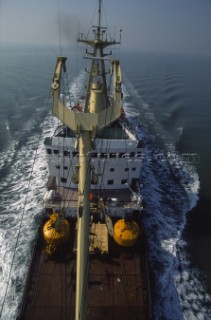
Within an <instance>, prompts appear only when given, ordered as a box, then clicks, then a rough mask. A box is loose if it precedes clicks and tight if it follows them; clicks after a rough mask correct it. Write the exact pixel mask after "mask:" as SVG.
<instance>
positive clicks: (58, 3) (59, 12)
mask: <svg viewBox="0 0 211 320" xmlns="http://www.w3.org/2000/svg"><path fill="white" fill-rule="evenodd" d="M57 6H58V24H59V50H60V56H62V28H61V7H60V0H57Z"/></svg>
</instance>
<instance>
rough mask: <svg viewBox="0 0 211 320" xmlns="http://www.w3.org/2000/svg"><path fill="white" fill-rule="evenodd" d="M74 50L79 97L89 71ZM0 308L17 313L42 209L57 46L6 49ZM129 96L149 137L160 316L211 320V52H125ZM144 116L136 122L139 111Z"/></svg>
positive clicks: (72, 91) (0, 71) (128, 107)
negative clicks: (207, 54) (205, 54)
mask: <svg viewBox="0 0 211 320" xmlns="http://www.w3.org/2000/svg"><path fill="white" fill-rule="evenodd" d="M65 50H66V52H63V55H65V54H67V55H68V65H69V67H70V71H69V72H68V76H67V77H68V83H69V91H68V92H67V93H66V94H67V98H68V99H70V100H71V101H72V102H73V103H74V102H77V99H78V97H79V96H80V95H81V94H83V90H84V88H85V79H86V73H85V71H84V65H83V63H82V61H81V60H80V59H79V58H78V53H77V52H76V51H75V50H72V49H65ZM0 51H1V55H0V312H1V317H0V318H1V319H15V318H16V315H17V313H18V309H19V306H20V301H21V296H22V293H23V290H24V284H25V280H26V276H27V270H28V266H29V263H30V259H31V255H32V250H33V245H34V243H35V240H36V233H37V229H38V226H39V222H40V219H41V216H42V197H43V193H44V190H45V184H46V181H47V178H48V172H47V166H46V158H45V152H44V147H43V141H44V139H45V137H47V136H51V135H52V134H53V132H54V130H55V128H56V126H57V125H58V120H57V119H55V118H53V117H52V114H51V98H50V84H51V80H52V76H53V71H54V66H55V62H56V53H55V49H54V48H50V47H46V48H44V47H42V48H38V47H36V48H29V47H26V46H22V47H14V46H3V47H1V48H0ZM120 59H121V61H122V70H123V95H124V98H123V103H124V108H125V111H126V113H127V114H128V116H129V118H130V121H131V123H132V124H133V125H134V127H135V129H136V132H137V135H138V137H139V138H140V139H142V140H143V141H144V144H145V148H144V155H143V169H142V171H141V172H140V183H141V193H142V195H143V201H144V211H143V222H144V225H145V229H146V233H147V235H148V248H149V261H150V268H151V270H150V275H151V282H152V292H153V296H152V298H153V316H154V318H155V319H209V318H211V310H210V304H211V273H210V270H211V261H210V249H209V248H210V245H211V232H210V228H209V227H208V226H209V225H210V222H211V210H210V209H211V188H210V185H211V184H210V177H211V168H210V158H211V145H210V143H209V138H210V136H211V128H210V118H211V110H210V106H211V93H210V85H211V59H210V58H209V57H205V56H190V55H189V56H188V55H175V54H164V53H163V54H161V53H159V54H158V53H157V54H156V53H137V52H136V53H134V52H121V53H120ZM137 114H140V121H139V123H137V121H136V120H135V119H136V115H137Z"/></svg>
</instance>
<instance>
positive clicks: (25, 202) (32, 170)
mask: <svg viewBox="0 0 211 320" xmlns="http://www.w3.org/2000/svg"><path fill="white" fill-rule="evenodd" d="M50 92H51V91H50ZM50 92H49V96H48V100H47V103H46V106H45V116H44V118H45V117H46V115H47V107H48V104H49V100H50ZM41 136H42V131H41V132H40V134H39V139H38V144H37V147H36V152H35V156H34V160H33V164H32V169H31V173H30V176H29V181H28V186H27V189H28V190H29V187H30V185H31V182H32V176H33V173H34V166H35V162H36V159H37V155H38V148H39V145H40V141H41ZM27 196H28V195H27V194H26V196H25V200H24V206H23V210H22V214H21V219H20V224H19V230H18V235H17V239H16V242H15V248H14V252H13V256H12V262H11V267H10V271H9V275H8V280H7V285H6V290H5V294H4V299H3V303H2V306H1V310H0V318H1V316H2V312H3V308H4V304H5V300H6V296H7V293H8V288H9V281H10V278H11V274H12V267H13V263H14V259H15V253H16V250H17V246H18V241H19V237H20V232H21V228H22V225H23V219H24V215H25V212H26V211H25V208H26V205H27Z"/></svg>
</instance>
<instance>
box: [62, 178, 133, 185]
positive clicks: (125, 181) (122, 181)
mask: <svg viewBox="0 0 211 320" xmlns="http://www.w3.org/2000/svg"><path fill="white" fill-rule="evenodd" d="M61 182H62V183H66V182H67V178H63V177H62V178H61ZM126 183H127V179H122V180H121V184H126ZM112 184H114V180H113V179H110V180H107V185H112Z"/></svg>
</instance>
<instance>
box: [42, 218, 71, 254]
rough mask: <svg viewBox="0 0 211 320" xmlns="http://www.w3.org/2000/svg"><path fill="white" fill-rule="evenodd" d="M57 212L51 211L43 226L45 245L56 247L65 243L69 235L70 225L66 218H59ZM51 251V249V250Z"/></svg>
mask: <svg viewBox="0 0 211 320" xmlns="http://www.w3.org/2000/svg"><path fill="white" fill-rule="evenodd" d="M58 218H60V217H59V215H58V213H53V214H52V215H51V216H50V219H49V220H48V221H47V222H46V223H45V224H44V226H43V236H44V239H45V242H46V244H47V246H49V247H53V248H55V247H58V246H60V245H62V244H63V243H65V242H66V241H67V240H68V239H69V236H70V225H69V222H68V221H67V220H66V219H61V220H60V221H59V222H58V221H57V219H58ZM51 251H52V250H51Z"/></svg>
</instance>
